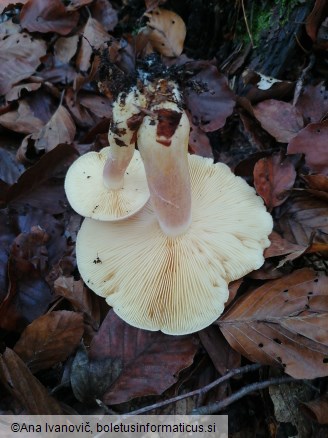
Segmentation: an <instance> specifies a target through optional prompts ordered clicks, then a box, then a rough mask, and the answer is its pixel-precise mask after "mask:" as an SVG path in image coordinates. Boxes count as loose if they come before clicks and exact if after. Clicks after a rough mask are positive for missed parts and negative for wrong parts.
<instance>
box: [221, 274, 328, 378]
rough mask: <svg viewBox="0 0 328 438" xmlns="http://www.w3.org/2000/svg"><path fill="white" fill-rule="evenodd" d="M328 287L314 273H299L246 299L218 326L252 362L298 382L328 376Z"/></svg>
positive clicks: (247, 296) (274, 282)
mask: <svg viewBox="0 0 328 438" xmlns="http://www.w3.org/2000/svg"><path fill="white" fill-rule="evenodd" d="M327 285H328V279H327V277H326V276H324V275H322V276H317V275H316V274H315V273H314V272H313V271H312V270H310V269H302V270H298V271H294V272H293V273H292V274H290V275H287V276H285V277H282V278H280V279H278V280H273V281H269V282H267V283H265V284H264V285H263V286H261V287H259V288H258V289H256V290H254V291H252V292H250V293H248V294H246V295H244V296H242V297H241V298H240V299H239V300H237V301H236V302H235V304H234V305H233V306H232V307H231V308H230V309H229V310H228V311H227V312H225V314H224V315H223V316H222V317H221V318H220V319H219V321H218V325H219V327H220V329H221V331H222V333H223V335H224V336H225V338H226V339H227V341H228V342H229V344H230V345H231V346H232V348H234V349H235V350H237V351H239V352H240V353H241V354H242V355H243V356H245V357H247V358H248V359H250V360H251V361H253V362H259V363H262V364H269V365H273V366H280V367H281V366H282V367H283V368H284V371H285V372H286V373H287V374H289V375H291V376H292V377H294V378H296V379H313V378H317V377H322V376H327V375H328V329H327V324H326V321H327V312H328V287H327Z"/></svg>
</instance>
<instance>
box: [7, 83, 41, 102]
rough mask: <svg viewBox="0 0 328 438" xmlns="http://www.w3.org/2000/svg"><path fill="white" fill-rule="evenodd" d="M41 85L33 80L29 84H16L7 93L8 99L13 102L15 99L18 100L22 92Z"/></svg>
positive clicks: (35, 88)
mask: <svg viewBox="0 0 328 438" xmlns="http://www.w3.org/2000/svg"><path fill="white" fill-rule="evenodd" d="M40 87H41V83H40V82H39V83H38V82H31V83H28V84H21V85H15V86H13V87H12V89H11V90H10V91H9V92H8V93H7V94H6V101H7V102H12V101H13V100H18V99H19V98H20V97H21V94H22V92H30V91H35V90H38V89H39V88H40Z"/></svg>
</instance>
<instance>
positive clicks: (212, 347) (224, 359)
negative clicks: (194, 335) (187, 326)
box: [198, 325, 241, 375]
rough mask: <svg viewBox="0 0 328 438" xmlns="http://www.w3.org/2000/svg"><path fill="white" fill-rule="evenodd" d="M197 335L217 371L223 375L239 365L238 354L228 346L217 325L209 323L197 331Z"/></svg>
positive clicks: (239, 358)
mask: <svg viewBox="0 0 328 438" xmlns="http://www.w3.org/2000/svg"><path fill="white" fill-rule="evenodd" d="M198 335H199V338H200V341H201V343H202V344H203V347H204V348H205V350H206V351H207V353H208V355H209V356H210V358H211V359H212V362H213V364H214V366H215V368H216V370H217V371H218V373H220V374H221V375H223V374H225V373H226V372H227V371H230V370H231V369H234V368H238V367H240V363H241V356H240V354H239V353H238V352H237V351H236V350H233V349H232V348H231V347H230V345H229V344H228V342H227V341H226V340H225V338H224V337H223V336H222V333H221V332H220V330H219V328H218V327H216V326H213V325H211V326H209V327H207V328H206V329H204V330H201V331H200V332H198Z"/></svg>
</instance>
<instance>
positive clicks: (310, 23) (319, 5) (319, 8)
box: [305, 0, 328, 42]
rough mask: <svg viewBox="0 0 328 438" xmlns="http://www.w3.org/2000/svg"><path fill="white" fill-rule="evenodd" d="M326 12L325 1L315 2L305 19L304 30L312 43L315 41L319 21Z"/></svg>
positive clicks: (318, 0) (317, 0)
mask: <svg viewBox="0 0 328 438" xmlns="http://www.w3.org/2000/svg"><path fill="white" fill-rule="evenodd" d="M326 12H328V11H327V2H326V0H316V2H315V4H314V7H313V9H312V11H311V13H310V14H309V16H308V17H307V19H306V22H305V29H306V32H307V34H308V35H309V37H310V38H311V39H312V41H313V42H315V41H316V39H317V32H318V28H319V25H320V23H321V21H322V20H323V19H324V18H325V16H326Z"/></svg>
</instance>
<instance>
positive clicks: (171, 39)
mask: <svg viewBox="0 0 328 438" xmlns="http://www.w3.org/2000/svg"><path fill="white" fill-rule="evenodd" d="M144 15H145V17H147V18H148V19H149V21H148V22H147V27H148V30H149V33H148V38H149V41H150V43H151V45H152V46H153V48H154V49H155V50H157V51H158V52H159V53H161V54H162V55H164V56H169V57H177V56H179V55H181V53H182V50H183V44H184V40H185V37H186V25H185V23H184V21H183V20H182V18H181V17H180V16H179V15H178V14H176V13H175V12H173V11H169V10H168V9H163V8H155V9H152V10H150V11H149V12H146V13H145V14H144Z"/></svg>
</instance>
